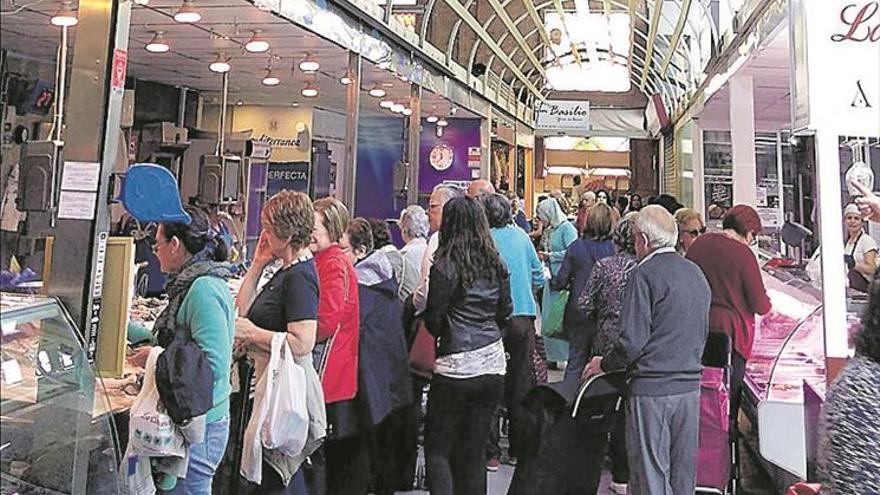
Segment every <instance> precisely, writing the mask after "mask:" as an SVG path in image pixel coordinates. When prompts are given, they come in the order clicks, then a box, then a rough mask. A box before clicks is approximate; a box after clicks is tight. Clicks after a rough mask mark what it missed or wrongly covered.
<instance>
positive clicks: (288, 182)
mask: <svg viewBox="0 0 880 495" xmlns="http://www.w3.org/2000/svg"><path fill="white" fill-rule="evenodd" d="M267 179H268V180H267V182H266V195H267V196H270V197H271V196H272V195H274V194H275V193H277V192H279V191H283V190H290V191H299V192H304V193H308V192H309V163H308V162H285V163H270V164H269V172H268V177H267Z"/></svg>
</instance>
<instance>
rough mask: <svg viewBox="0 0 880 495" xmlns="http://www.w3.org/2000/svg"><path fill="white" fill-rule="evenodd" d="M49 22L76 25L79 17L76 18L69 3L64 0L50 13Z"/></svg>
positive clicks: (58, 24)
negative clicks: (53, 12)
mask: <svg viewBox="0 0 880 495" xmlns="http://www.w3.org/2000/svg"><path fill="white" fill-rule="evenodd" d="M49 22H51V23H52V25H53V26H58V27H71V26H76V25H77V24H78V23H79V19H77V18H76V14H75V13H74V12H73V7H71V3H70V2H69V1H67V0H65V1H64V2H61V6H60V7H58V10H56V11H55V14H53V15H52V19H50V20H49Z"/></svg>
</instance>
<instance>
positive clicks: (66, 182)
mask: <svg viewBox="0 0 880 495" xmlns="http://www.w3.org/2000/svg"><path fill="white" fill-rule="evenodd" d="M100 172H101V164H100V163H93V162H64V172H63V175H62V177H61V189H62V190H66V191H97V190H98V176H99V174H100Z"/></svg>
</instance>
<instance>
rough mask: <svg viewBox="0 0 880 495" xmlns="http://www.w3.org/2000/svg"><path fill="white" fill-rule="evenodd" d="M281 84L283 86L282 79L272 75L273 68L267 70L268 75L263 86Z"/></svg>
mask: <svg viewBox="0 0 880 495" xmlns="http://www.w3.org/2000/svg"><path fill="white" fill-rule="evenodd" d="M279 84H281V79H278V77H276V76H275V75H274V74H272V67H268V68H266V75H265V76H264V77H263V85H264V86H278V85H279Z"/></svg>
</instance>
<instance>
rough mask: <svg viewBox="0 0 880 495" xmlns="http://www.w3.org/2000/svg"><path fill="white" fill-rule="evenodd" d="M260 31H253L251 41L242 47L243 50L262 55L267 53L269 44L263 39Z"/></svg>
mask: <svg viewBox="0 0 880 495" xmlns="http://www.w3.org/2000/svg"><path fill="white" fill-rule="evenodd" d="M262 33H263V30H262V29H254V31H253V34H252V35H251V39H249V40H248V42H247V43H245V45H244V49H245V50H247V51H249V52H251V53H264V52H267V51H269V42H268V41H266V39H265V38H263V34H262Z"/></svg>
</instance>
